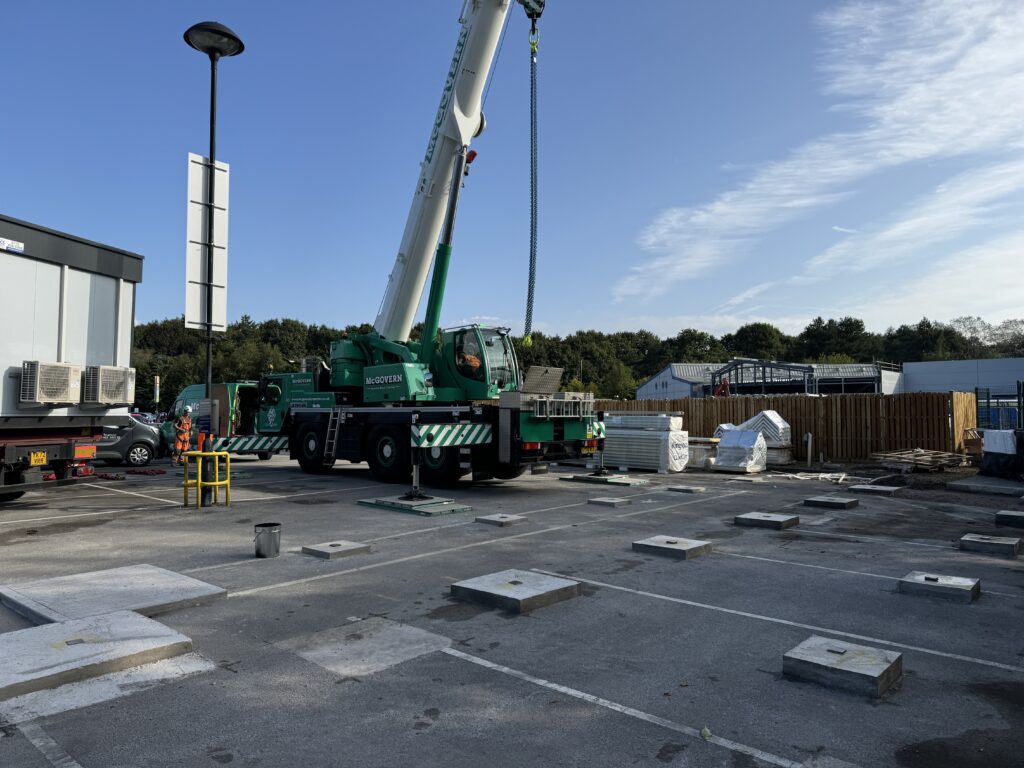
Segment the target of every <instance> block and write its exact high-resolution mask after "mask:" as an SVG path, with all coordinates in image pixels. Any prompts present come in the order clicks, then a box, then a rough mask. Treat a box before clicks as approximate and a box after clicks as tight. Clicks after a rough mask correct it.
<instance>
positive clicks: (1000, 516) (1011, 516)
mask: <svg viewBox="0 0 1024 768" xmlns="http://www.w3.org/2000/svg"><path fill="white" fill-rule="evenodd" d="M996 525H1008V526H1010V527H1011V528H1024V512H1014V511H1013V510H1009V509H1002V510H1000V511H998V512H996Z"/></svg>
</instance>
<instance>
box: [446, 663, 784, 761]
mask: <svg viewBox="0 0 1024 768" xmlns="http://www.w3.org/2000/svg"><path fill="white" fill-rule="evenodd" d="M441 653H446V654H448V655H449V656H453V657H455V658H456V659H462V660H463V661H468V662H470V663H471V664H476V665H478V666H481V667H484V668H486V669H490V670H493V671H495V672H500V673H501V674H503V675H508V676H509V677H514V678H516V679H518V680H523V681H524V682H527V683H532V684H533V685H539V686H541V687H543V688H547V689H548V690H551V691H556V692H557V693H561V694H564V695H566V696H571V697H572V698H574V699H580V700H581V701H585V702H587V703H588V704H594V705H596V706H598V707H604V708H605V709H610V710H612V711H613V712H618V713H619V714H621V715H626V716H627V717H632V718H635V719H637V720H643V721H644V722H647V723H651V724H652V725H657V726H660V727H662V728H667V729H668V730H670V731H675V732H676V733H681V734H683V735H685V736H689V737H690V738H693V739H701V740H703V741H707V742H708V743H709V744H714V745H715V746H718V747H724V748H725V749H729V750H732V751H733V752H741V753H742V754H744V755H750V756H751V757H753V758H756V759H757V760H761V761H762V762H765V763H769V764H771V765H778V766H782V768H801V766H802V765H803V763H798V762H795V761H793V760H788V759H786V758H784V757H779V756H778V755H773V754H771V753H769V752H765V751H763V750H760V749H757V748H756V747H748V746H747V745H746V744H740V743H739V742H737V741H732V740H731V739H723V738H722V737H721V736H715V735H714V734H712V735H711V736H708V737H707V738H706V739H705V738H704V737H703V736H701V733H700V731H699V730H697V729H696V728H691V727H690V726H688V725H682V724H680V723H675V722H672V721H671V720H666V719H665V718H663V717H658V716H657V715H651V714H648V713H647V712H641V711H640V710H639V709H633V708H632V707H627V706H626V705H625V704H618V703H616V702H614V701H609V700H608V699H602V698H601V697H599V696H594V695H593V694H591V693H584V692H583V691H579V690H576V689H575V688H569V687H567V686H564V685H559V684H558V683H553V682H551V681H550V680H544V679H543V678H540V677H534V676H533V675H529V674H527V673H526V672H520V671H519V670H517V669H512V668H510V667H505V666H502V665H501V664H495V663H494V662H493V661H488V660H487V659H481V658H480V657H478V656H471V655H470V654H468V653H463V652H462V651H458V650H456V649H454V648H442V649H441Z"/></svg>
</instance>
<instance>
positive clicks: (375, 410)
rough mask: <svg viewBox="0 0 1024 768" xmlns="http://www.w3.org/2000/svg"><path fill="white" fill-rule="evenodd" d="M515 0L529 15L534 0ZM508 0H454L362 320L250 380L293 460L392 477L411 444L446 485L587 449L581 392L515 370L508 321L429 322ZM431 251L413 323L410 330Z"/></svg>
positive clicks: (263, 416) (588, 427) (547, 372)
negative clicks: (292, 363)
mask: <svg viewBox="0 0 1024 768" xmlns="http://www.w3.org/2000/svg"><path fill="white" fill-rule="evenodd" d="M518 1H519V2H520V3H521V4H522V5H523V6H524V8H525V9H526V12H527V15H528V16H529V17H530V19H531V22H533V24H534V25H535V23H536V19H537V17H539V15H540V13H541V11H542V10H543V2H542V0H518ZM511 4H512V0H473V2H467V3H466V4H465V6H464V8H463V12H462V16H461V18H460V24H461V30H460V33H459V38H458V42H457V44H456V46H455V55H454V56H453V57H452V62H451V66H450V68H449V70H448V75H447V77H446V79H445V85H444V91H443V94H442V96H441V104H440V106H439V107H438V110H437V116H436V118H435V120H434V122H433V126H432V129H431V133H430V139H429V141H428V143H427V151H426V154H425V157H424V159H423V162H422V164H421V171H420V175H419V179H418V181H417V184H416V190H415V194H414V197H413V202H412V206H411V209H410V211H409V216H408V220H407V222H406V227H405V233H404V235H403V237H402V242H401V246H400V248H399V251H398V256H397V258H396V259H395V265H394V268H393V269H392V271H391V275H390V277H389V280H388V285H387V290H386V293H385V296H384V300H383V302H382V304H381V308H380V312H379V313H378V315H377V319H376V321H375V323H374V326H373V327H374V330H373V331H372V332H370V333H365V334H356V335H351V336H348V337H346V338H342V339H339V340H337V341H335V342H333V343H332V344H331V349H330V360H329V364H327V363H325V364H324V365H323V366H322V367H321V370H320V371H319V373H318V375H316V376H315V377H314V381H313V382H311V383H309V384H304V385H302V386H299V385H298V383H297V382H296V381H293V380H292V377H293V376H294V375H293V374H277V375H272V376H267V377H265V378H264V379H263V381H262V382H261V387H262V395H261V405H260V411H261V412H260V416H259V431H260V433H261V434H286V435H287V436H288V437H289V447H290V453H291V456H292V458H293V459H297V460H298V461H299V463H300V464H301V466H302V468H303V469H304V470H305V471H307V472H314V473H318V472H324V471H326V470H328V469H329V468H330V467H331V466H332V465H333V464H334V462H335V461H336V460H338V459H343V460H348V461H367V462H369V465H370V468H371V470H372V471H373V473H374V475H375V476H376V477H377V478H378V479H380V480H383V481H388V482H400V481H403V480H406V479H407V478H408V477H409V475H410V471H411V465H412V461H411V455H412V448H413V447H419V448H421V449H422V451H421V455H422V474H423V479H424V481H425V482H427V483H428V484H434V485H446V484H450V483H452V482H454V481H456V480H458V479H459V478H460V477H462V476H463V475H465V474H467V473H469V472H472V473H473V476H474V477H475V478H486V477H497V478H511V477H516V476H518V475H520V474H522V472H523V471H524V470H525V469H526V468H527V467H529V466H531V465H532V466H533V467H535V468H536V467H546V464H547V462H549V461H552V460H557V459H566V458H575V457H579V456H582V455H584V454H591V453H594V452H595V450H596V448H597V444H598V440H597V438H596V437H595V434H596V433H595V414H594V410H593V406H594V400H593V395H592V394H589V393H565V392H558V385H559V382H560V379H561V373H562V371H561V369H554V368H552V369H531V371H530V372H528V373H527V375H526V376H525V377H523V376H522V375H521V372H520V369H519V363H518V360H517V358H516V352H515V349H514V347H513V345H512V340H511V338H510V336H509V329H508V328H491V327H486V326H481V325H466V326H460V327H458V328H446V329H443V330H442V329H441V328H440V318H441V308H442V305H443V302H444V291H445V283H446V280H447V276H448V269H449V265H450V262H451V256H452V237H453V234H454V228H455V217H456V212H457V209H458V203H459V194H460V192H461V189H462V186H463V180H464V178H465V176H466V175H467V173H468V170H469V165H470V163H471V162H472V161H473V158H474V156H475V154H476V153H475V152H473V151H472V150H470V149H469V144H470V141H471V139H473V138H475V137H476V136H479V135H480V133H481V132H482V131H483V130H484V127H485V124H486V123H485V120H484V116H483V113H482V111H481V97H482V94H483V91H484V86H485V83H486V81H487V76H488V73H489V71H490V69H491V65H492V63H493V59H494V55H495V49H496V47H497V45H498V41H499V39H500V36H501V31H502V28H503V26H504V24H505V22H506V17H507V14H508V10H509V8H510V6H511ZM435 249H436V251H435ZM432 260H433V263H434V270H433V276H432V278H431V284H430V293H429V297H428V299H427V307H426V314H425V320H424V324H423V332H422V336H421V340H420V341H418V342H417V341H412V340H410V331H411V329H412V326H413V321H414V319H415V316H416V310H417V307H418V305H419V302H420V298H421V296H422V294H423V290H424V287H425V285H426V278H427V273H428V271H429V269H430V264H431V261H432ZM302 381H303V382H308V381H309V379H308V377H306V378H303V379H302ZM310 389H313V390H315V392H311V391H309V390H310ZM300 390H302V391H301V392H300ZM300 396H301V401H302V404H301V405H300V404H299V403H298V400H297V398H299V397H300Z"/></svg>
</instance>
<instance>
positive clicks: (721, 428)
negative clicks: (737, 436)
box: [714, 424, 736, 437]
mask: <svg viewBox="0 0 1024 768" xmlns="http://www.w3.org/2000/svg"><path fill="white" fill-rule="evenodd" d="M730 429H736V425H735V424H719V425H718V426H717V427H715V434H714V437H721V436H722V435H724V434H725V433H726V432H728V431H729V430H730Z"/></svg>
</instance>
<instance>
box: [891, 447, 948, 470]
mask: <svg viewBox="0 0 1024 768" xmlns="http://www.w3.org/2000/svg"><path fill="white" fill-rule="evenodd" d="M871 458H873V459H874V460H875V461H877V462H878V463H879V464H881V465H882V466H883V467H887V468H889V469H896V470H899V471H900V472H917V471H923V472H937V471H942V470H944V469H953V468H956V467H962V466H964V465H965V464H966V463H967V457H966V456H964V455H963V454H960V453H946V452H945V451H926V450H923V449H921V448H915V449H914V450H912V451H888V452H885V453H873V454H871Z"/></svg>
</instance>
